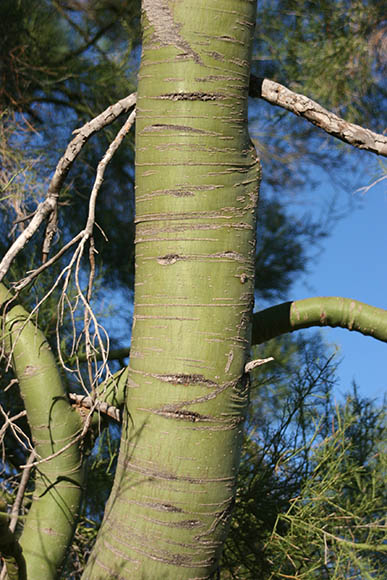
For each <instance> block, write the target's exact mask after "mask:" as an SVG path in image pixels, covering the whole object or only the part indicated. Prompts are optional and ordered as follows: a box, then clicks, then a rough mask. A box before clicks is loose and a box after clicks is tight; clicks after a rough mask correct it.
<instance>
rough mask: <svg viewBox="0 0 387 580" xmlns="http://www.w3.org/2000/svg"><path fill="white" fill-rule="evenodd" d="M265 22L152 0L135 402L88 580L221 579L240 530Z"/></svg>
mask: <svg viewBox="0 0 387 580" xmlns="http://www.w3.org/2000/svg"><path fill="white" fill-rule="evenodd" d="M254 23H255V2H253V1H249V0H222V1H220V0H205V1H202V0H180V1H179V0H175V1H174V2H172V1H167V0H157V1H156V0H143V30H144V38H143V50H142V60H141V68H140V73H139V86H138V104H137V127H136V284H135V312H134V324H133V336H132V345H131V358H130V369H129V378H128V384H127V410H128V411H127V414H126V418H125V419H124V425H123V437H122V443H121V450H120V455H119V459H118V466H117V474H116V478H115V483H114V487H113V490H112V494H111V497H110V500H109V502H108V505H107V509H106V513H105V518H104V521H103V524H102V528H101V530H100V534H99V537H98V540H97V543H96V547H95V549H94V551H93V553H92V555H91V557H90V559H89V564H88V567H87V569H86V571H85V578H92V579H94V578H102V577H107V576H106V575H108V576H109V578H131V579H137V578H147V579H148V578H149V579H151V578H152V579H153V578H155V579H156V578H157V579H159V578H171V579H176V578H179V580H180V579H184V578H208V577H209V576H210V575H211V573H212V572H213V570H214V569H215V568H216V565H217V560H218V558H219V555H220V553H221V550H222V545H223V542H224V540H225V536H226V534H227V530H228V524H229V520H230V516H231V511H232V505H233V501H234V493H235V485H236V476H237V471H238V463H239V453H240V443H241V435H242V430H243V419H244V414H245V410H246V405H247V402H248V384H247V383H248V381H247V378H246V375H245V374H244V366H245V363H246V360H247V357H248V351H249V344H250V323H251V312H252V306H253V291H254V256H255V219H256V215H255V214H256V204H257V196H258V180H259V163H258V161H257V157H256V153H255V150H254V148H253V147H252V145H251V143H250V140H249V136H248V132H247V90H248V84H249V72H250V48H251V40H252V34H253V30H254Z"/></svg>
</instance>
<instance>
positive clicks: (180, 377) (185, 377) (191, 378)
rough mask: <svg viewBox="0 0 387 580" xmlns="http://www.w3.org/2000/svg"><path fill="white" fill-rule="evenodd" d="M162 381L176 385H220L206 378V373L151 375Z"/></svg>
mask: <svg viewBox="0 0 387 580" xmlns="http://www.w3.org/2000/svg"><path fill="white" fill-rule="evenodd" d="M151 376H152V377H155V378H156V379H159V380H160V381H163V382H165V383H172V384H176V385H184V386H187V387H188V386H190V385H198V384H200V385H205V386H208V387H218V386H219V385H218V383H215V382H214V381H211V380H210V379H206V378H205V376H204V375H196V374H170V375H154V374H152V375H151Z"/></svg>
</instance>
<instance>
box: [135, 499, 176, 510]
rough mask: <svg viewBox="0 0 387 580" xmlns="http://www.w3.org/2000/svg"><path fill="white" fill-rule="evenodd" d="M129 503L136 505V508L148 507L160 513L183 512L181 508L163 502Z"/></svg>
mask: <svg viewBox="0 0 387 580" xmlns="http://www.w3.org/2000/svg"><path fill="white" fill-rule="evenodd" d="M129 503H133V504H135V505H138V506H143V507H149V508H151V509H154V510H156V511H160V512H173V513H183V512H184V510H183V509H182V508H179V507H177V506H175V505H172V504H170V503H164V502H142V501H134V500H131V501H129Z"/></svg>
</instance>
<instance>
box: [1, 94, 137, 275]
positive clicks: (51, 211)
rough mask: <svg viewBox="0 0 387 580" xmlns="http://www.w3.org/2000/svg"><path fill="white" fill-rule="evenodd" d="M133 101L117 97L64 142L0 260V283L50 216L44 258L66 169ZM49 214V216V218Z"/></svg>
mask: <svg viewBox="0 0 387 580" xmlns="http://www.w3.org/2000/svg"><path fill="white" fill-rule="evenodd" d="M135 102H136V94H135V93H133V94H131V95H129V96H128V97H125V98H124V99H121V100H120V101H118V102H117V103H115V104H114V105H111V106H110V107H108V108H107V109H106V110H105V111H103V113H101V114H100V115H98V116H97V117H95V118H94V119H92V120H91V121H89V122H88V123H86V124H85V125H83V127H81V128H80V129H76V130H75V131H74V132H73V133H75V137H74V139H72V140H71V141H70V143H69V144H68V145H67V148H66V151H65V153H64V155H63V156H62V157H61V159H60V160H59V162H58V164H57V166H56V169H55V172H54V175H53V177H52V179H51V182H50V185H49V187H48V191H47V195H46V198H45V199H44V200H43V201H42V202H41V203H40V204H39V205H38V207H37V210H36V212H35V215H34V217H33V218H32V220H31V222H30V223H29V224H28V226H27V227H26V228H25V230H23V232H22V233H21V234H20V235H19V237H18V238H17V239H16V240H15V241H14V243H13V244H12V246H11V247H10V248H9V250H8V251H7V252H6V254H5V255H4V257H3V259H2V260H1V262H0V282H1V281H2V280H3V278H4V276H5V275H6V273H7V272H8V270H9V267H10V266H11V263H12V261H13V260H14V259H15V257H16V256H17V254H18V253H19V252H20V250H22V249H23V248H24V246H25V245H26V243H27V242H28V240H30V239H31V238H32V236H33V235H34V234H35V233H36V231H37V230H38V228H39V226H40V225H41V224H42V222H43V221H44V220H45V219H46V218H47V217H48V216H50V219H49V223H48V226H47V229H46V235H45V239H44V242H43V249H42V253H43V261H44V260H45V259H46V257H47V255H48V252H49V248H50V244H51V240H52V238H53V236H54V234H55V231H56V216H55V213H56V211H57V202H58V197H59V193H60V190H61V188H62V186H63V183H64V180H65V179H66V176H67V174H68V172H69V171H70V169H71V167H72V165H73V163H74V161H75V159H76V158H77V157H78V155H79V153H80V152H81V150H82V147H83V146H84V145H85V143H86V142H87V141H88V139H89V138H90V137H91V136H92V135H94V133H96V132H97V131H100V130H101V129H103V128H104V127H106V126H107V125H109V124H110V123H112V122H113V121H115V120H116V119H117V118H118V117H119V116H120V115H122V114H123V113H126V112H127V111H129V109H130V108H131V107H133V105H134V104H135ZM51 216H52V217H51Z"/></svg>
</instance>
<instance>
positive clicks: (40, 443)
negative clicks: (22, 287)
mask: <svg viewBox="0 0 387 580" xmlns="http://www.w3.org/2000/svg"><path fill="white" fill-rule="evenodd" d="M11 299H12V295H11V293H10V292H9V291H8V290H7V289H6V288H5V286H4V285H3V284H0V306H1V307H2V312H1V315H2V321H1V322H2V324H1V327H0V328H1V332H0V340H1V342H2V343H3V344H4V347H5V349H6V351H7V352H8V353H10V355H11V356H12V366H13V368H14V372H15V375H16V376H17V379H18V383H19V388H20V393H21V395H22V398H23V400H24V405H25V409H26V411H27V417H28V422H29V425H30V428H31V434H32V438H33V440H34V443H35V450H36V455H37V456H38V457H39V458H40V461H39V463H40V465H39V469H37V470H36V472H35V491H34V498H33V501H32V505H31V508H30V510H29V512H28V515H27V518H26V521H25V525H24V529H23V533H22V535H21V537H20V540H19V542H20V545H21V547H22V548H23V554H24V557H25V560H26V563H27V573H28V577H30V578H45V579H47V580H50V579H53V578H55V577H56V576H57V569H58V567H59V566H60V564H61V562H62V560H63V558H64V556H65V554H66V550H67V547H68V543H69V542H70V541H71V538H72V535H73V530H74V526H75V523H76V519H77V513H78V509H79V504H80V500H81V485H82V469H81V467H82V466H81V461H82V458H81V454H80V449H79V445H75V444H74V441H75V440H76V436H77V434H78V433H79V432H82V424H81V421H80V419H79V417H78V416H77V414H76V413H75V412H74V410H73V409H72V408H71V405H70V403H69V401H68V398H67V396H66V391H65V389H64V386H63V384H62V380H61V377H60V375H59V372H58V369H57V366H56V363H55V359H54V356H53V354H52V352H51V349H50V347H49V345H48V343H47V340H46V339H45V337H44V335H43V333H42V332H41V331H40V330H39V329H38V328H37V327H36V326H35V324H34V323H33V322H32V321H31V320H30V317H29V316H28V313H27V312H26V311H25V309H24V308H23V307H22V306H18V305H16V306H15V305H13V304H11V302H10V301H11ZM64 448H66V452H65V453H62V450H63V449H64ZM43 462H44V463H43ZM35 464H36V463H35V462H33V458H31V457H30V459H29V461H28V464H27V469H31V466H32V465H35ZM53 530H54V531H55V533H53Z"/></svg>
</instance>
